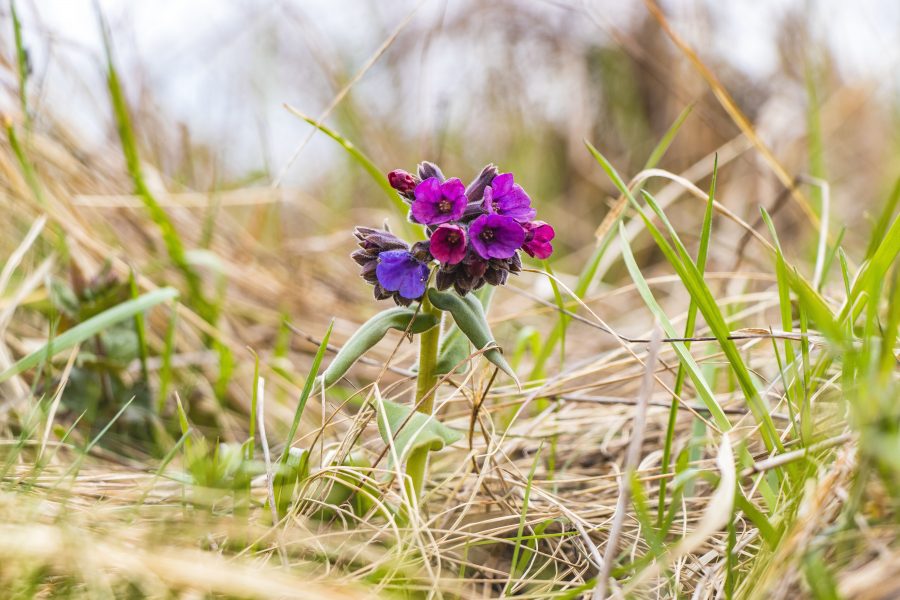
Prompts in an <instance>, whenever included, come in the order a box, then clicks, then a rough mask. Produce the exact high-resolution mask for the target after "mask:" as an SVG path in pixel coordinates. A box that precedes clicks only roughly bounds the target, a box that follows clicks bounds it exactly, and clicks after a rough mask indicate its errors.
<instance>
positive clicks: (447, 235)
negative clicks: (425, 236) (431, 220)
mask: <svg viewBox="0 0 900 600" xmlns="http://www.w3.org/2000/svg"><path fill="white" fill-rule="evenodd" d="M467 241H468V240H467V236H466V230H465V229H463V228H462V227H460V226H459V225H450V224H449V223H444V224H443V225H438V228H437V229H435V230H434V233H432V234H431V255H432V256H434V257H435V258H436V259H438V261H440V262H442V263H446V264H449V265H455V264H456V263H458V262H459V261H461V260H462V259H463V258H465V257H466V242H467Z"/></svg>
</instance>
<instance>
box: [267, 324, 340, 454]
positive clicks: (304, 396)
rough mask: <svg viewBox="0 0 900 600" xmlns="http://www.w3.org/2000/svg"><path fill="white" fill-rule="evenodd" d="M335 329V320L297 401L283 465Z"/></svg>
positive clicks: (322, 343)
mask: <svg viewBox="0 0 900 600" xmlns="http://www.w3.org/2000/svg"><path fill="white" fill-rule="evenodd" d="M333 329H334V319H332V320H331V323H330V324H329V325H328V330H327V331H326V332H325V335H324V336H323V337H322V342H321V343H320V344H319V349H318V350H317V351H316V356H315V358H313V362H312V366H311V367H310V368H309V375H307V377H306V382H305V383H304V384H303V391H302V392H300V399H299V400H298V401H297V410H296V411H294V421H293V422H292V423H291V429H290V431H289V432H288V436H287V442H286V443H285V446H284V451H283V452H282V453H281V458H280V459H279V462H281V463H282V464H284V463H286V462H287V459H288V455H289V454H290V451H291V444H293V443H294V436H295V435H297V428H298V427H299V426H300V418H301V417H302V416H303V410H304V409H305V408H306V402H307V401H308V400H309V396H310V394H312V390H313V386H314V385H315V383H316V380H317V379H318V378H317V377H316V375H317V374H318V373H319V367H320V366H321V364H322V358H323V357H324V356H325V350H326V349H327V348H328V340H329V338H331V331H332V330H333ZM323 385H324V384H323Z"/></svg>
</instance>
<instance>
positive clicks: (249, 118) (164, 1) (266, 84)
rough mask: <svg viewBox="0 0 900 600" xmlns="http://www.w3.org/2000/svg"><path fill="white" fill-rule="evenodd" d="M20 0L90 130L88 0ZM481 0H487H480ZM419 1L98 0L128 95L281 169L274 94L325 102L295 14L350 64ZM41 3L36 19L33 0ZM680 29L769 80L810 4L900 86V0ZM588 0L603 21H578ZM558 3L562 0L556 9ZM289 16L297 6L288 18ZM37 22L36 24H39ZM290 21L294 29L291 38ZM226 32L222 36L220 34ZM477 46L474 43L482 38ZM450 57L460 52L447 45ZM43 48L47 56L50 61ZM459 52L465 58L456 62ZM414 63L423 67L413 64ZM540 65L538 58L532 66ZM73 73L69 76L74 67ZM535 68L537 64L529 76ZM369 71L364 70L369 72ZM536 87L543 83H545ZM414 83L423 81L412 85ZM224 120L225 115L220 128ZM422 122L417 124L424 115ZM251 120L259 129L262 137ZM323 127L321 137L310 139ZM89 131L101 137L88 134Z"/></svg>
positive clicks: (688, 19)
mask: <svg viewBox="0 0 900 600" xmlns="http://www.w3.org/2000/svg"><path fill="white" fill-rule="evenodd" d="M33 1H34V2H35V4H31V5H30V6H29V4H28V0H19V3H20V4H21V5H22V6H21V8H20V10H21V12H22V13H23V19H24V20H25V28H26V34H25V35H26V44H27V45H28V46H29V48H30V50H31V51H32V55H33V59H34V60H33V62H34V65H35V68H36V77H37V78H38V79H43V85H42V89H43V90H44V93H45V94H46V96H45V98H44V101H45V102H48V103H52V104H53V105H54V106H57V107H58V106H60V105H65V106H67V110H66V114H67V115H69V116H74V117H75V118H76V120H77V121H78V122H77V123H75V125H76V126H78V127H80V128H81V129H83V130H84V133H85V135H86V136H91V135H94V136H95V137H96V136H97V134H98V132H99V131H100V128H99V127H98V126H97V125H98V122H99V121H98V120H97V119H100V118H105V115H106V114H108V112H107V111H106V110H105V109H104V110H100V111H97V106H103V104H104V103H106V102H107V100H106V91H105V88H104V87H103V79H102V70H101V67H102V62H101V56H102V51H101V48H102V46H101V39H100V36H99V34H98V29H97V23H96V17H95V13H94V10H93V3H92V1H91V0H33ZM474 1H477V0H425V2H424V5H423V7H422V8H421V9H420V10H419V11H418V13H417V14H416V16H415V18H414V22H413V25H415V24H417V23H418V24H427V23H429V22H433V21H435V20H436V19H440V18H441V15H442V14H443V13H444V12H445V11H447V14H453V11H464V10H466V7H467V6H468V5H469V4H470V3H471V2H474ZM480 1H482V2H488V1H489V0H480ZM521 1H522V2H526V1H527V2H528V6H529V8H534V7H535V6H538V5H542V6H543V10H546V12H547V17H548V20H550V21H551V22H552V21H553V20H559V21H561V22H564V23H569V22H570V23H571V26H569V25H567V26H566V27H563V28H561V30H562V31H565V32H566V33H567V34H571V35H572V36H574V37H575V38H577V37H578V36H603V35H604V32H603V30H602V29H601V26H602V24H603V22H611V23H615V24H622V23H623V21H624V20H627V19H628V18H629V15H631V14H635V13H636V12H640V11H643V8H642V3H641V2H639V1H638V0H629V1H628V2H619V1H616V0H608V1H603V0H583V1H582V0H553V1H550V0H547V1H546V2H544V0H521ZM417 3H418V2H415V1H413V0H390V2H374V1H373V0H283V1H281V2H276V1H266V0H229V1H226V0H100V1H99V4H100V5H101V7H102V9H103V11H104V13H105V15H106V17H107V19H108V20H109V22H110V24H111V28H112V31H113V37H114V40H115V45H116V48H117V52H118V62H119V66H120V68H121V70H122V72H123V78H124V79H125V80H126V84H127V87H128V90H129V93H130V95H131V96H132V98H134V97H138V96H139V92H140V90H141V89H147V90H152V92H153V96H154V97H155V98H156V99H157V100H158V101H159V102H160V103H161V104H162V109H163V112H164V114H171V115H173V117H175V118H177V119H179V120H181V121H184V122H187V123H189V124H190V128H191V131H192V132H193V133H194V135H195V136H197V137H198V138H200V139H207V140H221V139H223V135H222V131H223V127H227V128H228V129H229V132H228V133H229V134H230V135H229V136H226V138H225V139H231V140H236V141H239V143H234V144H233V147H230V148H228V149H226V156H227V158H228V160H229V163H230V164H232V166H235V167H237V168H239V169H250V168H253V167H255V166H258V165H260V164H261V163H262V161H263V159H266V160H268V162H269V163H270V164H271V166H272V169H273V170H274V171H277V170H278V169H279V167H280V166H281V165H282V164H283V163H284V161H286V160H287V158H288V157H289V156H290V154H291V152H292V150H293V148H294V147H295V146H296V144H297V143H298V142H299V141H300V140H301V139H302V138H303V137H305V136H306V135H307V133H308V128H307V127H306V126H305V125H304V124H302V123H299V122H298V121H297V120H296V119H295V118H293V117H291V116H289V115H287V114H286V113H285V112H284V110H283V109H282V108H281V104H282V103H283V102H289V103H291V104H295V105H297V106H298V107H301V108H303V109H304V110H306V111H307V112H309V113H310V114H317V113H318V111H319V110H321V109H322V107H323V106H324V104H325V102H326V101H327V97H328V95H329V94H328V91H329V90H330V88H329V85H328V81H327V80H326V79H325V78H324V76H323V75H322V73H321V72H320V71H318V70H317V69H316V68H315V57H314V55H313V54H312V53H311V52H310V49H309V47H308V46H307V45H306V43H305V41H304V40H306V39H308V31H304V30H303V25H302V22H303V20H304V19H307V20H309V21H310V22H312V23H314V27H315V29H316V30H317V31H318V34H317V35H318V36H319V38H320V40H319V41H320V42H321V46H322V48H323V50H325V51H327V53H328V55H329V56H330V55H331V54H332V53H333V54H337V55H339V56H341V57H342V58H343V59H344V60H345V61H347V65H348V70H350V71H355V70H356V69H358V68H359V67H360V66H361V65H362V64H363V62H364V61H365V60H366V59H367V57H368V56H369V55H370V54H371V53H372V52H373V51H374V50H375V48H377V47H378V45H379V44H380V43H381V42H382V41H383V39H384V38H385V36H386V35H387V33H388V32H389V31H390V29H391V28H392V27H393V26H394V24H395V23H397V22H399V20H400V19H402V18H403V16H405V15H406V14H407V13H408V12H409V10H410V9H411V8H412V7H413V6H415V5H416V4H417ZM35 5H36V6H37V7H38V12H39V18H38V19H35V18H34V15H33V13H32V12H31V10H30V9H31V8H33V7H34V6H35ZM663 5H664V7H665V8H666V11H667V13H669V14H670V15H672V16H673V18H674V20H675V22H676V25H677V26H678V27H679V30H680V31H681V32H682V33H683V34H685V35H686V36H687V37H688V38H689V39H690V40H691V41H692V43H694V44H696V45H698V47H699V49H700V50H701V52H703V51H704V50H705V48H704V46H706V48H709V49H711V50H712V51H715V52H717V53H719V54H721V55H723V56H727V57H728V58H729V60H730V61H731V62H732V63H733V64H734V66H736V67H737V68H739V69H741V70H743V71H744V72H746V73H747V74H749V75H751V76H753V77H755V78H759V79H761V80H762V79H765V78H766V77H767V76H768V75H769V74H771V73H773V72H775V71H777V70H778V68H779V65H778V60H779V57H778V55H777V53H776V49H775V45H774V39H773V36H774V35H775V33H776V28H775V27H774V26H773V25H772V24H773V23H775V22H778V21H779V20H780V18H781V16H782V15H783V14H785V13H786V12H787V11H788V10H789V9H791V8H795V7H797V6H798V5H799V6H804V7H806V14H807V15H808V18H809V19H810V22H811V23H812V30H813V32H814V33H815V34H817V35H818V37H819V38H820V39H821V40H826V41H827V43H828V44H830V45H831V47H832V48H833V49H835V55H836V57H837V60H838V66H839V69H840V71H841V72H842V74H843V75H844V76H845V77H846V78H849V79H855V78H863V79H871V80H874V81H879V82H881V84H882V87H883V89H884V90H885V91H886V92H887V93H888V94H890V97H891V98H892V99H894V94H895V93H896V91H897V90H898V89H900V85H898V81H897V79H896V77H897V75H896V73H897V72H898V69H897V67H898V66H900V2H897V1H896V0H854V1H852V2H848V1H846V0H818V1H812V0H807V1H804V0H733V1H727V2H725V1H718V2H717V1H715V0H707V3H706V4H705V6H707V7H708V8H709V10H710V13H711V15H712V19H713V20H714V21H715V26H714V27H712V28H711V27H709V25H708V24H701V23H698V14H700V12H701V11H698V10H697V6H698V4H697V2H696V1H689V0H679V1H669V2H664V3H663ZM585 6H587V7H589V8H590V9H591V12H592V13H593V14H594V15H602V17H600V21H601V23H600V24H598V23H596V22H594V21H592V20H591V19H588V18H585V17H583V16H579V15H584V14H585ZM560 7H568V8H560ZM288 15H294V16H295V17H296V19H297V20H296V21H291V20H290V17H289V16H288ZM36 23H41V24H42V25H37V24H36ZM294 32H296V39H293V37H292V36H293V35H294ZM48 34H49V36H50V38H52V39H53V40H54V41H53V48H54V50H53V52H52V54H50V55H48V48H47V45H46V44H43V43H41V41H43V40H46V39H47V36H48ZM223 42H227V43H223ZM270 45H277V46H279V47H281V48H285V47H286V48H289V49H291V50H290V51H291V52H294V53H295V54H296V60H295V61H293V62H292V61H281V62H279V63H278V64H275V65H267V66H269V67H270V68H260V65H261V64H265V60H266V56H267V54H266V53H267V51H268V50H267V48H268V46H270ZM466 51H467V48H460V49H459V51H458V52H434V51H432V52H430V53H429V54H428V55H427V56H426V59H427V60H429V61H431V62H433V63H434V64H433V69H432V72H437V73H438V74H437V75H434V77H435V79H436V85H435V86H433V87H440V81H441V80H442V79H446V80H448V81H454V84H455V85H457V86H458V85H460V83H459V81H456V80H454V79H453V77H454V76H456V75H455V73H454V71H456V70H459V69H460V65H459V64H457V63H458V62H459V61H463V62H462V65H463V66H465V67H470V66H471V64H472V62H473V61H477V60H478V56H477V55H476V54H474V52H477V51H479V50H478V48H474V49H473V52H469V53H468V54H467V53H466ZM480 51H483V48H481V50H480ZM457 55H458V56H457ZM48 56H49V60H48ZM465 61H468V62H465ZM423 70H424V71H429V69H428V68H427V67H423ZM536 72H539V69H536ZM73 75H74V76H73ZM537 76H538V75H535V77H537ZM378 78H379V75H378V72H377V70H373V72H372V73H370V74H369V75H367V78H366V79H364V80H363V82H362V84H361V86H360V88H359V89H360V90H362V91H363V92H368V93H369V94H370V98H371V101H372V102H373V103H376V104H377V101H378V96H379V94H378V93H377V89H378V87H377V86H378V85H390V84H391V82H388V81H380V82H379V80H378ZM367 79H368V80H369V81H367ZM543 87H546V86H543ZM419 91H420V92H421V91H422V90H419ZM427 91H429V93H430V94H431V95H430V96H429V98H428V99H427V100H426V101H425V110H424V111H423V114H424V115H425V116H421V115H420V121H421V119H428V118H429V116H428V115H430V114H431V113H430V112H429V110H428V105H429V103H430V104H432V105H433V104H434V103H436V102H440V101H441V98H442V96H441V95H440V93H439V92H440V91H441V90H434V89H432V90H427ZM533 93H538V94H540V93H546V94H552V93H555V96H554V97H552V98H548V99H547V102H545V106H547V107H548V109H547V110H552V107H553V106H556V107H557V110H559V109H560V107H561V108H562V109H563V110H564V108H565V96H564V95H560V94H559V93H558V92H548V91H546V90H544V89H543V88H542V86H540V85H536V86H535V90H533ZM223 124H226V125H223ZM418 125H419V126H427V124H423V123H421V122H419V123H418ZM260 130H262V131H264V132H265V137H266V140H265V141H261V140H260V139H259V138H260V134H259V132H260ZM318 138H321V136H318ZM318 138H317V139H316V140H314V142H313V143H312V144H310V146H309V147H308V148H307V149H306V150H305V151H304V153H303V155H301V160H299V161H298V163H297V166H296V169H295V170H294V171H293V172H292V175H293V177H294V179H295V180H297V179H302V178H303V177H304V176H305V175H308V174H311V173H314V172H315V171H316V170H318V169H319V168H320V167H322V165H323V162H326V161H327V160H329V157H331V156H334V153H335V152H336V149H335V148H334V147H332V144H331V143H330V142H328V141H327V140H323V139H318ZM97 141H100V139H99V138H98V139H97Z"/></svg>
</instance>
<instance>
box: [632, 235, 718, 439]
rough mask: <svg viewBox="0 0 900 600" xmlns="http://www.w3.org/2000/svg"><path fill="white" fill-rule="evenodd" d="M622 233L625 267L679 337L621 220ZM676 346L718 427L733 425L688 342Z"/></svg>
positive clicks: (667, 330) (669, 329)
mask: <svg viewBox="0 0 900 600" xmlns="http://www.w3.org/2000/svg"><path fill="white" fill-rule="evenodd" d="M619 237H620V243H621V244H622V258H623V259H624V261H625V267H626V268H627V269H628V273H629V274H630V275H631V279H632V281H634V285H635V287H636V288H637V290H638V293H639V294H640V296H641V298H642V299H643V300H644V303H645V304H646V305H647V308H649V309H650V311H651V312H652V313H653V314H654V315H655V316H656V318H657V320H658V321H659V324H660V326H662V328H663V331H665V333H666V336H668V337H673V338H674V337H678V332H677V331H676V330H675V326H674V325H672V321H671V320H669V316H668V315H667V314H666V312H665V311H664V310H663V309H662V307H661V306H660V305H659V303H658V302H657V301H656V299H655V298H654V297H653V292H652V291H651V290H650V286H649V285H648V284H647V280H646V279H644V275H643V274H642V273H641V270H640V268H639V267H638V265H637V262H635V260H634V255H633V254H632V253H631V245H630V244H629V243H628V237H627V236H626V235H625V228H624V226H623V225H622V224H621V223H620V224H619ZM672 348H673V349H674V350H675V354H677V355H678V359H679V361H680V362H681V366H682V367H683V368H684V370H685V371H686V374H687V375H688V376H689V377H690V378H691V381H692V382H693V384H694V388H695V389H696V391H697V395H698V396H699V397H700V400H701V401H702V402H703V404H704V405H706V408H707V409H709V412H710V414H711V415H712V417H713V421H715V423H716V427H718V428H719V429H721V430H722V431H728V430H729V429H731V423H730V422H729V421H728V417H727V416H726V415H725V411H723V410H722V407H721V406H719V403H718V402H717V401H716V396H715V394H714V393H713V391H712V388H711V387H710V386H709V382H707V381H706V378H705V377H704V376H703V373H702V372H701V370H700V366H699V365H698V364H697V362H696V361H695V360H694V357H693V356H692V355H691V353H690V350H689V349H688V346H687V345H686V344H685V343H684V342H672Z"/></svg>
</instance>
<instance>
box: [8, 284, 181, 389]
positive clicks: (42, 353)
mask: <svg viewBox="0 0 900 600" xmlns="http://www.w3.org/2000/svg"><path fill="white" fill-rule="evenodd" d="M176 296H178V291H177V290H175V289H172V288H162V289H158V290H153V291H152V292H147V293H146V294H144V295H143V296H140V297H138V298H135V299H133V300H128V301H127V302H123V303H121V304H118V305H116V306H114V307H112V308H109V309H107V310H105V311H103V312H102V313H100V314H99V315H95V316H93V317H91V318H90V319H88V320H87V321H84V322H82V323H79V324H78V325H76V326H75V327H72V328H71V329H69V330H67V331H64V332H63V333H61V334H59V335H58V336H56V338H55V339H54V340H53V342H52V343H51V342H48V343H47V344H44V345H42V346H41V347H40V348H38V349H36V350H34V351H33V352H31V353H29V354H27V355H26V356H24V357H22V358H21V359H19V360H18V361H16V363H15V364H13V365H12V366H10V367H9V368H8V369H6V370H5V371H3V372H2V373H0V383H2V382H4V381H6V380H7V379H9V378H10V377H14V376H15V375H18V374H19V373H21V372H23V371H25V370H27V369H30V368H31V367H33V366H35V365H36V364H38V363H39V362H40V361H41V360H43V359H45V358H47V359H49V358H52V357H53V356H56V355H57V354H59V353H60V352H62V351H64V350H68V349H69V348H71V347H72V346H74V345H75V344H80V343H81V342H83V341H85V340H87V339H90V338H92V337H94V336H95V335H97V334H98V333H100V332H101V331H103V330H105V329H108V328H109V327H111V326H113V325H115V324H116V323H119V322H121V321H124V320H125V319H131V318H133V317H134V316H135V315H136V314H138V313H141V312H144V311H145V310H148V309H150V308H152V307H154V306H156V305H157V304H160V303H162V302H166V301H167V300H171V299H173V298H175V297H176Z"/></svg>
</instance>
